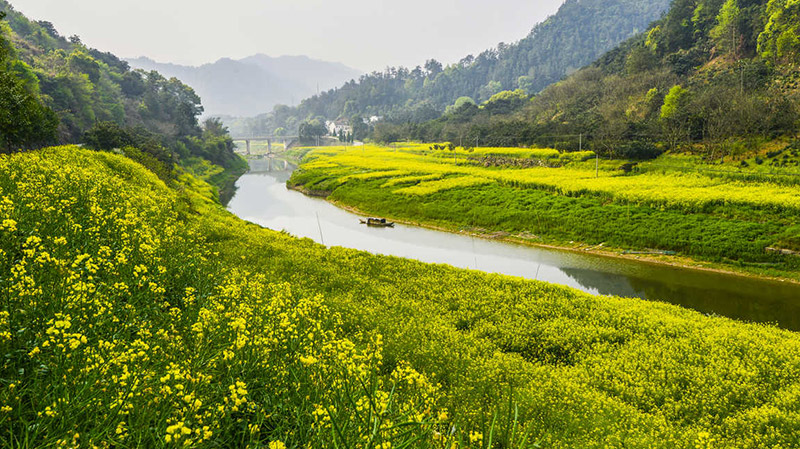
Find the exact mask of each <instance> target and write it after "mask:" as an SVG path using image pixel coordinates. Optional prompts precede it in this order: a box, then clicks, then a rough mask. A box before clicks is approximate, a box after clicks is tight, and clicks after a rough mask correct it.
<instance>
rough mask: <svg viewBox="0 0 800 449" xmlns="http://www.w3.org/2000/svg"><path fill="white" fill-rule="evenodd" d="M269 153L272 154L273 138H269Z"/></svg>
mask: <svg viewBox="0 0 800 449" xmlns="http://www.w3.org/2000/svg"><path fill="white" fill-rule="evenodd" d="M267 153H269V154H272V139H267Z"/></svg>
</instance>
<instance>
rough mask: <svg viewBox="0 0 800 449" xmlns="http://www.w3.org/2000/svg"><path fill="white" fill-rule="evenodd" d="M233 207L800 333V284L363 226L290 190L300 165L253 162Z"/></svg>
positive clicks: (337, 239) (456, 261)
mask: <svg viewBox="0 0 800 449" xmlns="http://www.w3.org/2000/svg"><path fill="white" fill-rule="evenodd" d="M251 168H252V171H251V173H249V174H247V175H244V176H242V177H241V178H240V179H239V181H238V182H237V187H238V190H237V192H236V195H235V196H234V198H233V199H232V200H231V201H230V203H229V206H228V208H229V209H230V210H231V212H233V213H234V214H236V215H238V216H239V217H240V218H242V219H244V220H248V221H251V222H253V223H257V224H260V225H262V226H265V227H267V228H270V229H274V230H285V231H287V232H289V233H291V234H293V235H295V236H298V237H308V238H311V239H313V240H315V241H317V242H320V243H323V242H324V244H326V245H328V246H343V247H348V248H354V249H359V250H364V251H369V252H372V253H377V254H385V255H393V256H399V257H407V258H412V259H417V260H421V261H424V262H432V263H446V264H449V265H453V266H456V267H461V268H469V269H477V270H482V271H487V272H492V273H503V274H508V275H512V276H519V277H524V278H528V279H538V280H543V281H548V282H552V283H556V284H561V285H566V286H569V287H573V288H577V289H579V290H582V291H585V292H588V293H592V294H600V295H615V296H624V297H638V298H643V299H650V300H660V301H666V302H671V303H674V304H679V305H682V306H685V307H690V308H694V309H696V310H699V311H701V312H704V313H709V314H719V315H724V316H729V317H732V318H737V319H743V320H749V321H757V322H772V323H778V324H779V325H780V326H782V327H785V328H788V329H793V330H800V286H797V285H794V284H787V283H780V282H772V281H762V280H755V279H749V278H743V277H738V276H730V275H724V274H720V273H713V272H706V271H697V270H687V269H682V268H678V267H670V266H663V265H654V264H648V263H642V262H637V261H633V260H628V259H616V258H608V257H602V256H596V255H591V254H584V253H576V252H569V251H559V250H550V249H544V248H532V247H527V246H521V245H514V244H509V243H503V242H498V241H492V240H484V239H476V238H472V237H470V236H467V235H459V234H452V233H446V232H439V231H433V230H429V229H423V228H418V227H413V226H404V225H398V226H396V227H395V228H393V229H384V228H369V227H366V226H363V225H360V224H359V222H358V217H357V216H355V215H353V214H351V213H349V212H346V211H344V210H341V209H339V208H337V207H335V206H333V205H331V204H329V203H327V202H326V201H324V200H321V199H318V198H310V197H307V196H305V195H303V194H301V193H299V192H294V191H291V190H288V189H287V188H286V186H285V184H286V181H287V180H288V179H289V177H290V176H291V170H292V169H293V167H291V166H289V165H284V163H283V161H277V160H263V161H258V162H255V163H251Z"/></svg>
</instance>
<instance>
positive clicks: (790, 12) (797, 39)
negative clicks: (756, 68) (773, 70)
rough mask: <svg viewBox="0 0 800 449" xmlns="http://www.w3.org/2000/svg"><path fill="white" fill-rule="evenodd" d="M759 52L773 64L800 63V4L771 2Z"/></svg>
mask: <svg viewBox="0 0 800 449" xmlns="http://www.w3.org/2000/svg"><path fill="white" fill-rule="evenodd" d="M758 52H759V54H761V56H762V57H764V58H765V59H767V60H769V61H771V62H773V63H782V62H790V63H792V62H793V63H797V62H800V2H798V1H797V0H770V1H769V3H768V4H767V25H766V26H765V27H764V31H763V32H762V33H761V34H760V35H759V36H758Z"/></svg>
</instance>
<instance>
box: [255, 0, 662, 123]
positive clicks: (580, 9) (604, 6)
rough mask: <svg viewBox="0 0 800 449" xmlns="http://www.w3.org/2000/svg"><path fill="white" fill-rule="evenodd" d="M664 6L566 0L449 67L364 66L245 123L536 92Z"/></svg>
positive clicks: (438, 108) (412, 116) (422, 117)
mask: <svg viewBox="0 0 800 449" xmlns="http://www.w3.org/2000/svg"><path fill="white" fill-rule="evenodd" d="M667 6H668V0H658V1H643V0H568V1H567V2H566V3H564V5H562V6H561V8H560V9H559V11H558V12H557V13H556V14H555V15H553V16H552V17H550V18H549V19H547V20H546V21H545V22H543V23H541V24H539V25H537V26H536V27H535V28H534V29H533V31H531V33H530V35H529V36H528V37H526V38H525V39H523V40H521V41H520V42H517V43H515V44H511V45H508V44H501V45H499V46H498V47H497V48H493V49H490V50H487V51H485V52H483V53H481V54H479V55H477V56H473V55H469V56H466V57H464V58H463V59H462V60H461V61H459V62H458V63H456V64H452V65H449V66H447V67H443V66H442V64H441V63H440V62H438V61H435V60H428V61H427V62H426V63H425V64H424V65H420V66H417V67H416V68H413V69H412V68H403V67H399V68H388V69H387V70H386V71H384V72H375V73H372V74H368V75H365V76H363V77H361V78H360V79H359V80H358V81H352V82H349V83H347V84H345V85H344V86H341V87H338V88H337V89H332V90H329V91H326V92H323V93H322V94H320V95H318V96H314V97H311V98H308V99H306V100H304V101H303V102H302V103H301V104H300V105H299V106H298V107H297V108H293V109H291V110H285V109H280V110H276V111H274V112H273V113H271V114H268V115H265V116H263V117H260V118H259V120H255V121H254V122H253V123H250V124H249V126H251V127H253V126H257V127H259V128H260V129H261V132H271V131H272V130H274V129H276V128H279V127H282V128H286V129H297V127H298V126H299V124H300V123H301V122H302V121H303V120H306V119H309V118H311V119H313V118H316V117H319V118H320V119H319V120H325V119H336V118H339V117H344V118H347V119H353V118H354V117H356V116H358V119H356V120H353V122H358V121H359V120H360V118H363V117H370V116H381V117H383V118H384V119H385V120H388V121H395V122H407V121H411V122H421V121H426V120H430V119H432V118H436V117H438V116H439V115H441V113H442V112H443V111H444V110H445V108H446V107H447V106H450V105H452V104H453V103H454V102H455V101H456V99H458V98H459V97H462V96H468V97H471V98H472V99H473V100H475V101H478V102H480V101H484V100H487V99H489V98H490V97H491V96H492V95H494V94H496V93H498V92H500V91H503V90H509V89H517V88H522V89H525V90H527V91H528V92H529V93H536V92H538V91H539V90H541V89H543V88H544V87H546V86H547V85H549V84H551V83H553V82H556V81H558V80H560V79H562V78H563V77H564V76H565V75H567V74H568V73H570V72H571V71H574V70H576V69H578V68H580V67H583V66H584V65H587V64H590V63H591V62H593V61H594V60H595V59H596V58H597V57H599V56H600V55H602V54H603V52H605V51H607V50H610V49H612V48H614V46H616V45H617V44H619V43H620V42H622V41H624V40H625V39H628V38H629V37H631V36H634V35H636V34H637V33H638V32H640V31H642V30H644V29H646V28H647V27H648V25H649V24H650V23H651V22H652V21H654V20H656V19H658V18H659V17H660V16H661V14H662V13H663V12H664V11H665V10H666V9H667ZM263 112H267V111H263ZM367 131H368V130H361V131H360V132H361V133H366V132H367ZM359 137H363V135H362V136H359Z"/></svg>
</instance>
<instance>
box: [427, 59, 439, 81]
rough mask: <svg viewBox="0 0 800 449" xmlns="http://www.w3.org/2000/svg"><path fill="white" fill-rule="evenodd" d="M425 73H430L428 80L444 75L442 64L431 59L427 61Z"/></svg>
mask: <svg viewBox="0 0 800 449" xmlns="http://www.w3.org/2000/svg"><path fill="white" fill-rule="evenodd" d="M425 71H427V72H428V78H431V79H433V78H436V75H438V74H440V73H442V63H441V62H439V61H437V60H435V59H429V60H427V61H425Z"/></svg>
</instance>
